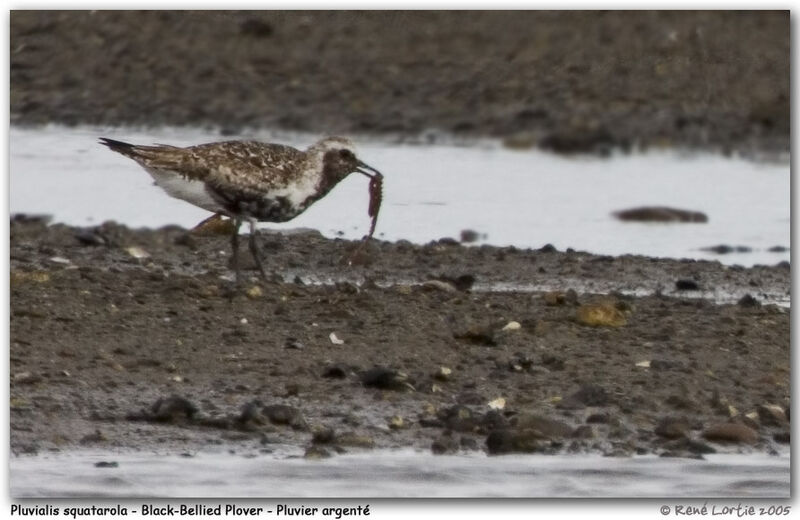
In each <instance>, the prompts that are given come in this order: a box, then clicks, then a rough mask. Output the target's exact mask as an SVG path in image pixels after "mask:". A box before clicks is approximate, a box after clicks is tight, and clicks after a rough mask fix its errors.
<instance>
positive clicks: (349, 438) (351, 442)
mask: <svg viewBox="0 0 800 520" xmlns="http://www.w3.org/2000/svg"><path fill="white" fill-rule="evenodd" d="M334 442H335V444H336V445H337V446H347V447H351V448H374V447H375V440H374V439H373V438H372V437H370V436H368V435H357V434H355V433H352V432H347V433H342V434H340V435H337V436H336V440H335V441H334Z"/></svg>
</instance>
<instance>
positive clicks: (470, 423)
mask: <svg viewBox="0 0 800 520" xmlns="http://www.w3.org/2000/svg"><path fill="white" fill-rule="evenodd" d="M436 416H437V417H438V418H439V419H440V420H441V421H442V422H443V423H444V425H445V427H447V428H448V429H450V430H453V431H456V432H473V431H475V430H476V429H478V428H479V427H480V425H481V420H480V417H476V416H475V414H474V413H473V412H472V410H470V409H469V408H468V407H466V406H464V405H460V404H457V405H453V406H451V407H449V408H445V409H442V410H439V412H438V413H437V414H436Z"/></svg>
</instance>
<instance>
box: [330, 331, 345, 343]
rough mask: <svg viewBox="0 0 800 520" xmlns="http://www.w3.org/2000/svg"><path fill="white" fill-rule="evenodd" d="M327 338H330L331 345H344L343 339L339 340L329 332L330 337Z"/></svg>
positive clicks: (334, 334) (333, 333)
mask: <svg viewBox="0 0 800 520" xmlns="http://www.w3.org/2000/svg"><path fill="white" fill-rule="evenodd" d="M328 337H329V338H330V340H331V343H333V344H334V345H344V340H343V339H339V338H338V337H337V336H336V333H335V332H331V333H330V336H328Z"/></svg>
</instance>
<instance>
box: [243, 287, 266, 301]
mask: <svg viewBox="0 0 800 520" xmlns="http://www.w3.org/2000/svg"><path fill="white" fill-rule="evenodd" d="M245 294H246V295H247V297H248V298H250V299H251V300H255V299H256V298H261V297H262V296H263V295H264V292H263V291H262V290H261V287H259V286H258V285H254V286H252V287H250V288H249V289H247V291H245Z"/></svg>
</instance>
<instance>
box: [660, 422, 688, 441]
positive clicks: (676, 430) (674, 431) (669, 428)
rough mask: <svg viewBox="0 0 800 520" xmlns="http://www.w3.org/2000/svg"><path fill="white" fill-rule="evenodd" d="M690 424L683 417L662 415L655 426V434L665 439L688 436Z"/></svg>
mask: <svg viewBox="0 0 800 520" xmlns="http://www.w3.org/2000/svg"><path fill="white" fill-rule="evenodd" d="M690 428H691V425H690V424H689V421H688V420H687V419H686V418H685V417H663V418H662V419H661V420H660V421H659V422H658V424H657V425H656V427H655V430H654V431H655V434H656V435H658V436H660V437H664V438H666V439H679V438H681V437H688V434H689V430H690Z"/></svg>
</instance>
